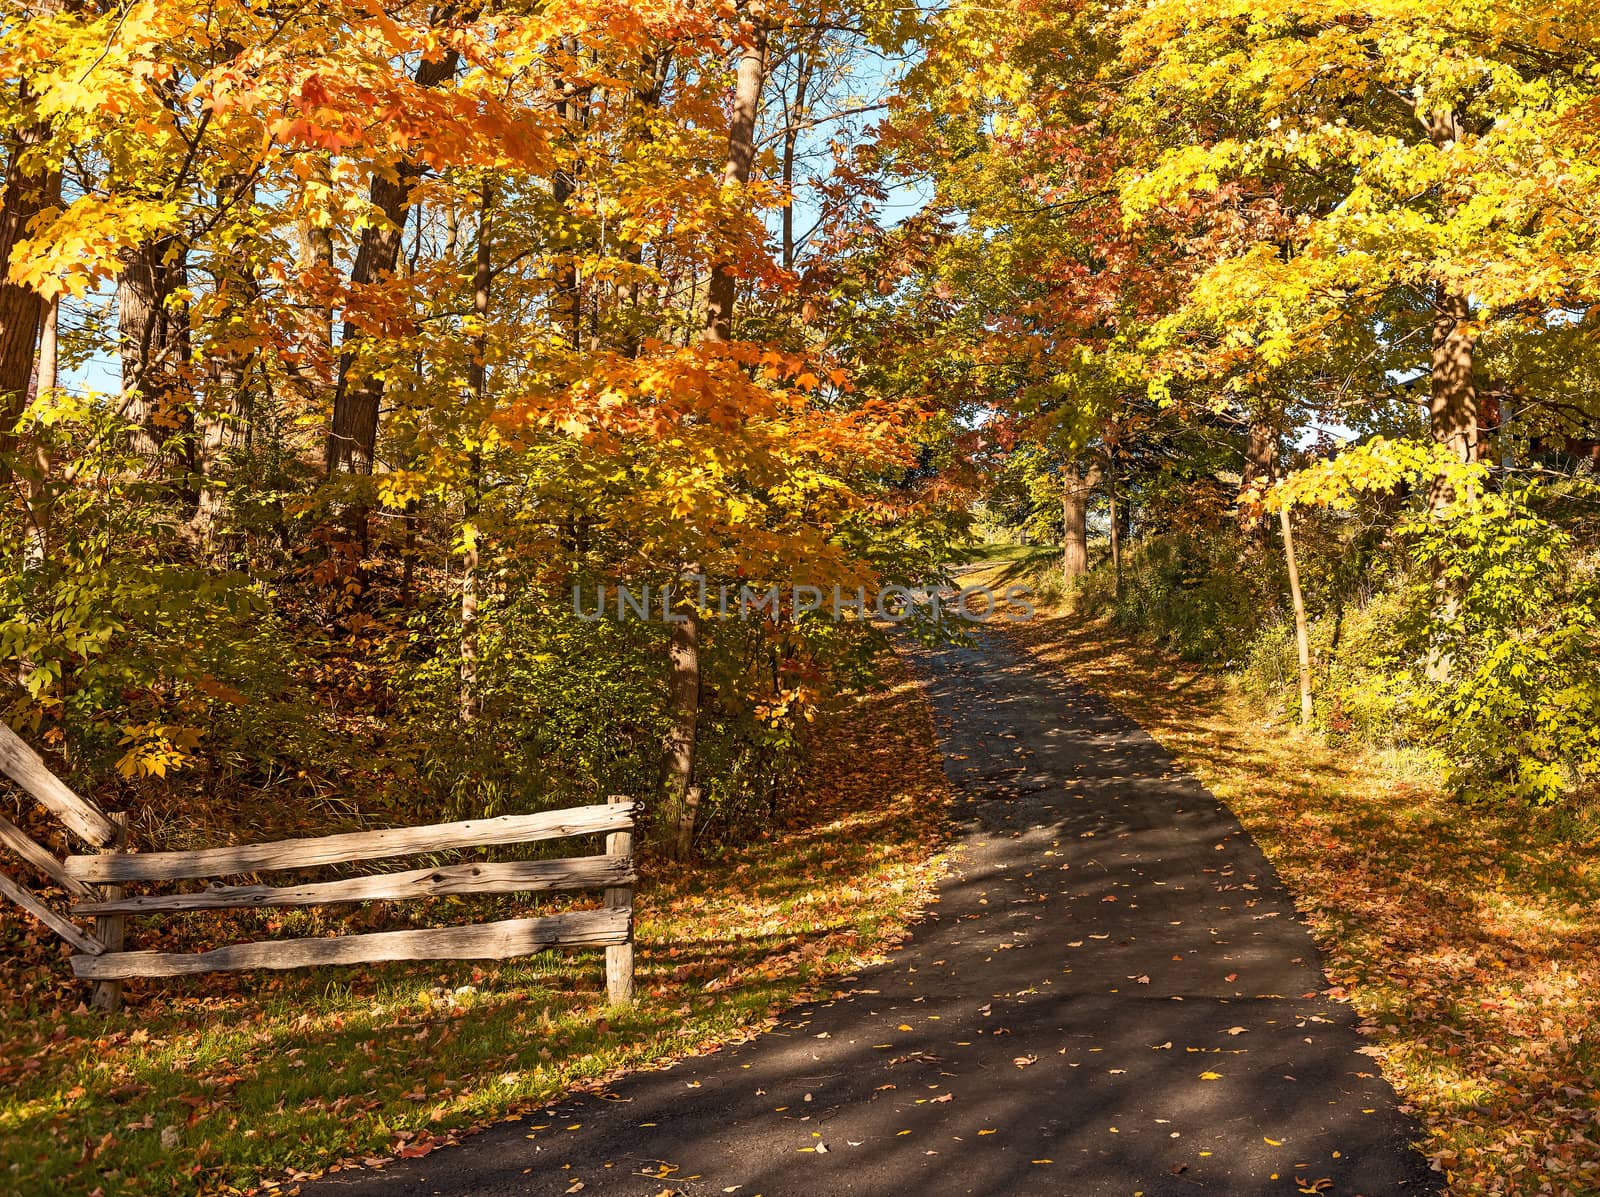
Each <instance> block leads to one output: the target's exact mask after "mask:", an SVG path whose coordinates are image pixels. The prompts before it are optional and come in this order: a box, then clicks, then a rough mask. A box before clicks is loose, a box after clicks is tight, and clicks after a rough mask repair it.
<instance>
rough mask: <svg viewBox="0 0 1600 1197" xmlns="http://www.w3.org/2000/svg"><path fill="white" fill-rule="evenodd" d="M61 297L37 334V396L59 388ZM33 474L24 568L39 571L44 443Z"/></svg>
mask: <svg viewBox="0 0 1600 1197" xmlns="http://www.w3.org/2000/svg"><path fill="white" fill-rule="evenodd" d="M60 316H61V300H60V297H57V298H55V299H52V300H51V301H50V302H49V303H48V304H46V305H45V309H44V321H43V325H42V327H41V329H40V334H39V377H38V381H37V383H36V384H35V390H34V393H35V394H36V395H48V394H49V393H50V392H52V391H54V390H55V389H56V388H57V387H58V386H59V385H60V382H61V380H60V377H59V375H60V368H59V363H60V355H59V353H58V350H59V347H60V336H59V329H60ZM33 457H34V462H33V473H32V475H31V476H30V477H29V478H28V490H27V503H28V546H27V548H26V550H25V551H24V568H27V569H38V568H39V567H40V566H42V565H43V564H44V563H45V561H46V560H47V559H48V558H49V556H50V524H51V507H52V506H53V500H54V497H55V496H54V495H52V494H51V491H50V486H51V479H50V455H49V453H48V452H46V450H45V445H44V442H43V441H42V440H41V441H38V442H37V443H36V444H35V446H34V452H33Z"/></svg>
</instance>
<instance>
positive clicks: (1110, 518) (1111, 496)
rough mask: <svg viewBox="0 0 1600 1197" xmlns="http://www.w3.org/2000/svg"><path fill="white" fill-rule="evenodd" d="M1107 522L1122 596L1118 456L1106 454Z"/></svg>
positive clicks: (1118, 594) (1114, 565)
mask: <svg viewBox="0 0 1600 1197" xmlns="http://www.w3.org/2000/svg"><path fill="white" fill-rule="evenodd" d="M1106 506H1107V508H1108V510H1107V518H1106V523H1107V524H1108V526H1109V533H1110V537H1111V570H1112V573H1113V575H1114V576H1115V578H1116V594H1117V597H1118V598H1119V599H1120V598H1121V597H1122V518H1121V514H1120V513H1119V512H1118V511H1117V458H1116V454H1114V453H1108V454H1107V455H1106Z"/></svg>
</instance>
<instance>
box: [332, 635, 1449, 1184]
mask: <svg viewBox="0 0 1600 1197" xmlns="http://www.w3.org/2000/svg"><path fill="white" fill-rule="evenodd" d="M924 664H925V665H926V666H927V669H928V676H929V679H930V680H929V690H930V694H931V697H932V700H933V704H934V708H935V713H936V718H937V720H938V723H939V734H940V738H941V743H942V745H943V747H944V750H945V754H946V755H945V761H946V769H947V771H948V773H949V775H950V777H951V779H952V781H953V782H955V783H956V785H957V786H958V787H959V789H960V791H961V797H960V799H959V803H960V804H959V805H958V808H957V812H956V815H957V819H958V822H959V828H960V841H959V842H960V844H961V845H962V848H961V850H960V851H959V852H958V853H957V854H956V855H955V857H954V862H953V865H952V868H951V870H950V872H949V875H948V876H947V877H946V879H945V881H944V883H943V885H942V887H941V889H940V899H939V902H938V904H937V905H935V906H934V907H933V908H932V909H931V912H930V914H929V917H928V919H927V920H926V921H925V922H924V923H922V924H921V925H920V926H919V927H918V928H917V930H916V933H915V934H914V936H913V937H912V939H911V940H910V941H909V942H908V943H907V945H906V946H905V948H904V949H903V950H902V951H900V952H898V953H896V954H895V955H894V957H893V959H892V961H891V963H889V964H887V965H884V966H883V967H881V968H878V969H876V970H873V971H870V972H867V973H864V974H862V975H861V976H860V977H859V978H856V979H855V980H853V981H850V982H847V983H845V986H846V989H847V990H848V993H847V995H846V996H844V997H841V998H838V999H836V1000H832V1001H826V1002H820V1003H815V1004H810V1005H806V1006H802V1007H799V1008H797V1009H795V1010H793V1011H792V1012H791V1013H790V1014H789V1015H788V1016H787V1017H786V1018H784V1019H783V1020H782V1022H781V1024H780V1026H779V1027H778V1028H777V1029H775V1030H773V1031H772V1032H770V1033H768V1034H766V1035H763V1036H761V1037H760V1038H759V1039H757V1040H755V1041H754V1042H752V1043H750V1044H747V1045H745V1046H742V1047H739V1048H735V1049H730V1050H728V1051H725V1052H721V1053H717V1054H713V1055H710V1056H707V1057H703V1058H700V1059H696V1060H691V1061H687V1062H685V1063H683V1064H680V1065H679V1066H677V1067H675V1068H672V1069H669V1070H667V1071H664V1072H658V1073H649V1074H641V1075H638V1076H635V1077H632V1078H630V1079H628V1080H626V1081H625V1082H623V1083H621V1084H619V1085H617V1086H615V1087H614V1088H613V1089H612V1090H611V1091H610V1093H609V1098H610V1099H609V1100H603V1099H600V1098H597V1097H587V1096H585V1097H579V1098H574V1099H572V1100H570V1101H565V1102H562V1103H560V1105H559V1106H558V1107H557V1109H556V1112H555V1113H554V1114H553V1115H541V1116H539V1117H535V1118H531V1119H528V1120H527V1121H526V1122H518V1123H503V1124H501V1125H498V1126H496V1127H494V1128H492V1129H491V1130H488V1131H486V1132H485V1133H483V1134H481V1135H478V1136H475V1137H473V1138H471V1139H469V1140H468V1141H467V1142H466V1143H465V1144H464V1145H463V1146H461V1147H458V1148H454V1149H448V1150H445V1151H441V1152H439V1153H437V1154H435V1155H432V1156H428V1157H425V1158H423V1159H419V1160H414V1161H407V1162H406V1163H404V1164H395V1165H391V1166H389V1167H388V1168H387V1169H385V1170H383V1171H381V1172H367V1173H348V1174H343V1175H335V1176H332V1177H329V1178H327V1179H326V1180H323V1181H321V1182H318V1183H316V1184H312V1185H308V1186H306V1189H305V1193H306V1194H307V1197H314V1195H325V1197H335V1195H345V1197H348V1195H352V1194H385V1195H390V1194H394V1195H400V1197H405V1195H411V1194H417V1195H424V1197H431V1195H433V1194H448V1195H450V1197H469V1195H470V1197H495V1195H498V1194H513V1193H514V1194H546V1193H551V1194H554V1193H567V1192H579V1193H583V1194H584V1195H585V1197H596V1195H606V1197H609V1195H612V1194H627V1195H629V1197H638V1195H649V1197H657V1195H659V1194H662V1193H664V1192H665V1193H671V1194H691V1195H694V1197H699V1195H701V1194H720V1193H735V1194H739V1195H740V1197H755V1195H757V1194H761V1195H764V1197H790V1195H794V1197H832V1195H833V1194H874V1195H878V1197H899V1195H901V1194H905V1195H909V1197H946V1195H950V1197H955V1195H957V1194H960V1195H966V1194H976V1195H980V1197H1001V1195H1006V1197H1009V1195H1012V1194H1017V1195H1021V1194H1040V1195H1046V1194H1048V1195H1051V1197H1095V1195H1098V1194H1108V1195H1111V1194H1114V1195H1117V1197H1131V1195H1134V1194H1139V1193H1143V1194H1145V1195H1146V1197H1158V1195H1165V1194H1184V1195H1186V1197H1187V1195H1191V1194H1194V1193H1196V1192H1202V1191H1203V1192H1210V1193H1219V1194H1226V1195H1227V1197H1252V1195H1255V1194H1262V1195H1266V1194H1274V1195H1276V1194H1295V1193H1297V1192H1308V1191H1321V1192H1324V1193H1330V1194H1364V1195H1366V1197H1374V1195H1376V1194H1392V1193H1421V1192H1433V1191H1435V1187H1434V1184H1435V1182H1434V1181H1433V1180H1432V1178H1431V1176H1430V1174H1429V1173H1428V1171H1427V1168H1426V1166H1425V1164H1424V1163H1423V1161H1422V1160H1421V1158H1420V1157H1419V1156H1417V1155H1416V1154H1415V1153H1414V1152H1413V1151H1412V1150H1411V1149H1410V1148H1408V1147H1407V1146H1406V1142H1407V1139H1408V1138H1409V1137H1410V1136H1411V1134H1412V1133H1413V1129H1414V1128H1412V1127H1411V1126H1410V1124H1409V1123H1408V1122H1407V1120H1406V1119H1405V1118H1404V1117H1403V1116H1402V1115H1400V1114H1399V1113H1398V1112H1397V1111H1396V1109H1395V1106H1396V1101H1395V1096H1394V1094H1393V1092H1392V1091H1391V1090H1390V1089H1389V1087H1388V1086H1387V1085H1386V1084H1385V1083H1384V1082H1383V1080H1382V1079H1381V1078H1380V1077H1379V1076H1378V1075H1377V1068H1376V1066H1375V1064H1374V1061H1373V1060H1371V1059H1370V1058H1369V1057H1367V1056H1365V1055H1361V1054H1358V1051H1357V1049H1358V1048H1360V1047H1361V1045H1362V1040H1361V1038H1360V1037H1359V1036H1358V1035H1357V1034H1356V1032H1355V1030H1354V1027H1353V1019H1352V1016H1351V1012H1350V1011H1349V1009H1348V1008H1347V1007H1344V1006H1340V1005H1338V1004H1336V1003H1334V1002H1332V1001H1329V1000H1327V999H1326V998H1323V997H1321V996H1319V995H1318V993H1317V991H1318V990H1319V989H1320V988H1321V986H1322V984H1323V981H1322V978H1321V974H1320V972H1319V969H1318V966H1317V961H1316V955H1315V951H1314V948H1313V946H1312V943H1311V940H1310V937H1309V936H1308V934H1307V932H1306V930H1305V928H1304V927H1303V926H1302V924H1301V923H1300V921H1299V920H1298V918H1297V916H1296V914H1295V912H1294V909H1293V907H1292V906H1291V904H1290V902H1289V900H1288V898H1287V896H1286V895H1285V893H1284V891H1283V889H1282V888H1281V886H1280V885H1279V883H1278V881H1277V879H1276V877H1275V876H1274V874H1273V872H1272V870H1271V867H1270V866H1269V865H1268V864H1267V862H1266V860H1265V859H1264V858H1263V857H1262V855H1261V853H1260V852H1259V851H1258V850H1257V849H1256V847H1255V845H1254V844H1253V843H1251V841H1250V840H1249V839H1248V837H1247V836H1246V835H1245V834H1244V832H1243V830H1242V829H1241V828H1240V826H1239V824H1238V823H1237V822H1236V821H1235V820H1234V819H1233V817H1232V816H1231V815H1229V814H1228V812H1227V811H1226V810H1225V809H1223V808H1222V807H1221V805H1219V803H1218V802H1217V801H1216V799H1214V798H1213V797H1211V795H1210V794H1209V793H1207V792H1206V790H1205V789H1204V788H1203V787H1202V786H1201V785H1200V784H1199V783H1198V782H1197V781H1195V780H1194V779H1192V778H1190V777H1188V776H1186V775H1184V774H1183V773H1182V772H1181V771H1179V770H1178V768H1177V767H1176V766H1175V765H1174V764H1173V762H1172V760H1171V758H1169V757H1168V756H1167V755H1166V753H1165V752H1163V751H1162V750H1161V748H1160V747H1159V746H1157V745H1156V744H1155V742H1154V741H1153V740H1151V739H1150V737H1149V736H1147V735H1145V734H1144V733H1143V732H1142V731H1140V730H1139V729H1138V728H1137V727H1135V726H1134V725H1132V724H1130V723H1129V722H1128V721H1127V720H1126V719H1124V718H1122V717H1121V716H1119V715H1117V714H1115V713H1114V712H1112V711H1111V710H1110V709H1109V708H1108V707H1107V706H1106V704H1104V703H1103V702H1101V701H1100V700H1099V699H1098V698H1096V697H1094V696H1093V695H1091V694H1089V693H1088V692H1086V691H1083V690H1081V689H1078V688H1076V687H1073V686H1071V685H1068V684H1065V683H1063V682H1061V681H1060V680H1059V679H1057V678H1056V677H1054V675H1052V674H1051V673H1050V671H1048V670H1047V669H1046V668H1044V667H1043V666H1040V665H1038V664H1037V663H1035V662H1033V661H1032V660H1031V659H1030V658H1027V657H1025V656H1024V655H1022V654H1021V653H1020V652H1019V651H1018V650H1016V649H1013V648H1011V647H1010V646H1008V645H1007V644H1006V643H1005V642H1004V641H1002V640H1000V639H999V638H997V637H987V638H985V639H983V640H982V641H981V642H980V644H979V645H978V646H976V647H974V648H966V649H948V650H943V651H940V652H937V653H930V654H927V656H926V659H925V661H924ZM534 1126H540V1127H544V1128H545V1129H542V1130H538V1131H534V1130H532V1127H534ZM579 1181H581V1182H582V1187H581V1188H578V1187H575V1186H576V1182H579ZM1313 1186H1318V1188H1316V1189H1313Z"/></svg>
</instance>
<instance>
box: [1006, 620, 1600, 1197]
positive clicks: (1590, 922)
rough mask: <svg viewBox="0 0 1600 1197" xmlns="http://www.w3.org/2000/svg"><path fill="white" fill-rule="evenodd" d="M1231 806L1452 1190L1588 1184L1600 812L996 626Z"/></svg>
mask: <svg viewBox="0 0 1600 1197" xmlns="http://www.w3.org/2000/svg"><path fill="white" fill-rule="evenodd" d="M1008 631H1009V634H1011V635H1013V636H1015V637H1016V639H1017V640H1018V642H1019V643H1022V644H1024V645H1025V646H1027V647H1028V648H1029V649H1030V650H1032V651H1033V652H1035V653H1037V654H1038V655H1039V656H1040V657H1041V658H1043V659H1045V660H1047V661H1049V662H1051V663H1052V664H1054V665H1056V666H1057V667H1058V668H1060V669H1061V670H1062V671H1063V672H1064V673H1066V674H1067V675H1069V676H1071V677H1072V678H1074V679H1076V680H1078V681H1080V682H1082V683H1084V684H1086V685H1089V686H1090V687H1092V688H1094V689H1095V690H1097V691H1098V692H1100V693H1101V694H1103V695H1105V696H1106V697H1107V698H1109V699H1110V700H1111V701H1112V702H1113V703H1115V704H1116V705H1117V706H1118V707H1120V708H1121V709H1122V710H1123V711H1124V712H1126V713H1127V714H1128V715H1129V716H1131V717H1132V718H1134V719H1136V720H1138V721H1139V722H1140V723H1141V724H1143V725H1144V727H1145V728H1146V729H1148V730H1149V731H1150V733H1151V734H1152V735H1154V736H1155V737H1156V739H1158V740H1159V741H1161V743H1162V744H1163V745H1165V746H1166V747H1167V749H1168V750H1169V751H1171V752H1172V753H1173V755H1174V756H1176V757H1177V758H1178V759H1179V760H1180V761H1181V762H1182V763H1183V764H1184V765H1185V766H1186V767H1188V768H1190V769H1191V770H1193V772H1194V773H1195V774H1196V775H1197V776H1199V777H1200V779H1201V780H1202V781H1204V782H1205V783H1206V784H1207V785H1208V786H1210V787H1211V789H1212V790H1213V791H1214V792H1215V793H1216V794H1217V795H1218V797H1220V798H1222V799H1223V800H1224V801H1225V802H1227V803H1228V805H1229V806H1230V807H1232V809H1233V810H1234V812H1235V813H1236V814H1237V815H1238V816H1239V818H1240V819H1241V820H1242V821H1243V822H1244V824H1245V826H1246V827H1247V828H1248V829H1249V830H1250V832H1251V833H1252V834H1253V835H1254V836H1255V837H1256V839H1257V840H1258V841H1259V842H1260V844H1261V846H1262V848H1263V849H1264V850H1265V851H1266V853H1267V854H1268V856H1270V857H1271V858H1272V860H1273V862H1274V864H1275V865H1276V866H1277V867H1278V869H1279V871H1280V873H1281V874H1282V876H1283V878H1284V880H1285V882H1286V883H1287V884H1288V885H1289V887H1290V889H1291V890H1292V891H1293V892H1294V894H1295V896H1296V901H1297V902H1298V904H1299V905H1300V907H1301V909H1302V910H1304V911H1305V912H1306V913H1307V915H1308V916H1309V917H1310V920H1311V923H1312V928H1313V931H1314V933H1315V935H1316V937H1317V940H1318V943H1319V945H1320V946H1321V948H1322V950H1323V953H1324V957H1325V960H1326V965H1327V971H1328V976H1329V983H1330V986H1331V988H1332V991H1333V993H1334V995H1335V996H1337V997H1342V998H1345V999H1347V1000H1349V1001H1350V1002H1352V1003H1353V1004H1354V1006H1355V1007H1356V1009H1357V1010H1358V1011H1359V1013H1360V1014H1361V1015H1362V1016H1363V1020H1364V1021H1363V1024H1362V1029H1363V1031H1364V1032H1365V1033H1366V1034H1367V1035H1369V1036H1370V1037H1371V1040H1372V1044H1371V1047H1370V1048H1369V1052H1370V1054H1372V1055H1373V1056H1375V1057H1376V1058H1377V1059H1378V1061H1379V1062H1380V1063H1381V1064H1382V1067H1383V1071H1384V1074H1385V1075H1386V1076H1387V1077H1388V1078H1389V1080H1390V1081H1391V1082H1392V1083H1393V1084H1394V1086H1395V1087H1396V1089H1397V1090H1398V1091H1399V1093H1400V1094H1401V1096H1402V1098H1403V1099H1404V1100H1405V1101H1406V1102H1407V1103H1409V1105H1410V1106H1411V1107H1413V1108H1414V1110H1415V1113H1416V1115H1417V1117H1418V1118H1419V1120H1420V1121H1421V1123H1422V1125H1423V1127H1424V1128H1425V1140H1424V1142H1423V1143H1422V1144H1421V1147H1422V1149H1423V1151H1424V1152H1425V1153H1426V1154H1427V1155H1429V1156H1430V1158H1431V1159H1432V1160H1433V1161H1434V1163H1435V1166H1436V1167H1437V1168H1439V1169H1440V1170H1442V1171H1443V1172H1444V1173H1445V1174H1446V1176H1447V1177H1448V1178H1449V1180H1450V1182H1451V1187H1452V1189H1453V1191H1454V1192H1456V1193H1459V1194H1516V1195H1518V1197H1525V1195H1528V1194H1545V1193H1548V1194H1556V1195H1572V1197H1577V1195H1579V1194H1594V1193H1597V1192H1600V851H1597V849H1600V818H1597V812H1595V811H1593V810H1587V811H1583V810H1580V811H1538V810H1530V809H1522V808H1513V807H1509V806H1506V807H1493V808H1485V807H1471V806H1466V805H1463V804H1461V803H1458V802H1453V801H1451V800H1450V799H1448V798H1446V797H1445V796H1444V795H1443V794H1442V793H1441V792H1440V791H1439V789H1438V788H1437V787H1436V786H1435V785H1433V784H1431V781H1430V779H1429V778H1428V776H1427V774H1426V771H1425V770H1423V769H1421V768H1420V767H1419V766H1417V765H1416V764H1415V763H1414V762H1407V761H1405V760H1404V759H1401V758H1398V757H1394V756H1387V755H1379V754H1375V753H1370V752H1365V751H1363V750H1360V749H1357V748H1349V747H1346V748H1338V747H1331V746H1329V745H1328V744H1326V743H1324V742H1323V741H1321V740H1320V739H1318V738H1316V737H1314V736H1307V735H1302V734H1301V733H1300V732H1299V731H1298V730H1297V729H1292V728H1290V727H1288V726H1286V725H1285V723H1284V721H1283V720H1282V719H1281V718H1276V719H1273V718H1268V717H1267V715H1266V713H1265V712H1264V711H1263V710H1262V707H1261V705H1260V700H1259V699H1256V698H1254V697H1252V696H1249V695H1244V694H1241V693H1238V692H1236V691H1235V690H1234V689H1233V688H1232V687H1230V685H1229V684H1228V683H1227V681H1226V679H1224V678H1222V677H1219V676H1217V675H1215V674H1210V673H1207V672H1205V671H1202V670H1199V669H1197V668H1196V667H1193V666H1188V665H1181V664H1179V663H1177V662H1175V661H1174V660H1173V659H1172V658H1170V657H1168V656H1166V655H1164V654H1162V653H1160V652H1157V651H1155V650H1153V649H1150V648H1148V647H1145V646H1143V645H1141V644H1139V643H1137V642H1135V641H1134V640H1132V639H1130V638H1129V637H1127V636H1126V635H1124V634H1122V633H1120V632H1117V631H1115V630H1114V629H1112V628H1109V627H1108V626H1105V625H1104V624H1102V623H1090V622H1087V621H1085V620H1083V619H1081V618H1077V617H1063V616H1059V615H1058V616H1055V617H1048V616H1046V617H1041V618H1040V619H1039V620H1037V621H1035V622H1034V623H1032V624H1028V625H1015V626H1013V627H1011V628H1009V629H1008Z"/></svg>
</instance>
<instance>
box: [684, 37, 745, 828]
mask: <svg viewBox="0 0 1600 1197" xmlns="http://www.w3.org/2000/svg"><path fill="white" fill-rule="evenodd" d="M766 74H767V31H766V27H765V26H764V25H763V24H762V23H761V22H759V21H758V22H756V25H755V29H754V30H753V32H752V36H751V39H750V44H749V45H747V46H746V47H745V49H744V52H743V53H742V54H741V55H740V58H739V76H738V82H737V84H736V86H735V89H734V97H733V113H732V119H731V120H730V122H729V125H728V159H727V162H726V163H725V164H724V166H723V170H722V185H723V186H724V187H743V186H745V185H746V184H747V183H749V181H750V168H751V166H752V164H753V163H754V162H755V156H756V146H755V132H756V116H757V114H758V113H759V112H760V109H761V88H762V86H763V84H765V82H766ZM734 271H735V267H734V264H733V263H729V262H722V263H718V264H717V266H716V268H715V269H714V270H713V271H712V274H711V285H710V292H709V299H708V302H707V307H706V323H705V329H704V331H703V332H702V334H701V337H702V340H704V341H705V342H707V343H708V344H713V345H720V344H725V343H726V342H728V341H729V340H731V339H732V337H733V304H734V297H735V294H736V288H737V285H738V277H737V275H736V274H735V272H734ZM691 573H693V574H698V573H699V570H698V567H696V566H690V567H688V568H687V569H686V570H685V571H684V576H683V579H682V580H683V581H684V582H685V584H687V581H688V578H689V576H690V574H691ZM678 613H679V615H680V616H681V619H680V621H678V622H674V623H673V625H672V633H671V640H670V643H669V645H668V649H667V662H668V674H669V682H668V709H669V711H670V719H671V724H670V727H669V730H668V732H667V737H666V753H665V758H666V759H665V768H664V770H663V771H664V773H665V774H666V782H665V786H664V788H665V790H666V802H667V808H666V812H665V813H666V817H667V818H666V825H667V826H669V827H673V828H675V829H676V830H675V833H674V838H673V841H672V846H673V850H674V851H675V852H679V853H687V852H688V851H689V850H690V849H691V848H692V847H693V844H694V823H695V818H696V806H697V805H698V803H697V800H696V801H692V800H691V798H692V794H693V795H694V796H697V794H698V791H697V790H695V791H691V787H692V786H693V785H694V763H695V760H694V748H695V739H696V736H697V734H698V729H699V722H700V611H699V607H698V605H697V604H696V603H695V602H694V601H693V598H692V597H691V598H688V600H687V601H682V600H680V603H679V605H678Z"/></svg>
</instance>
